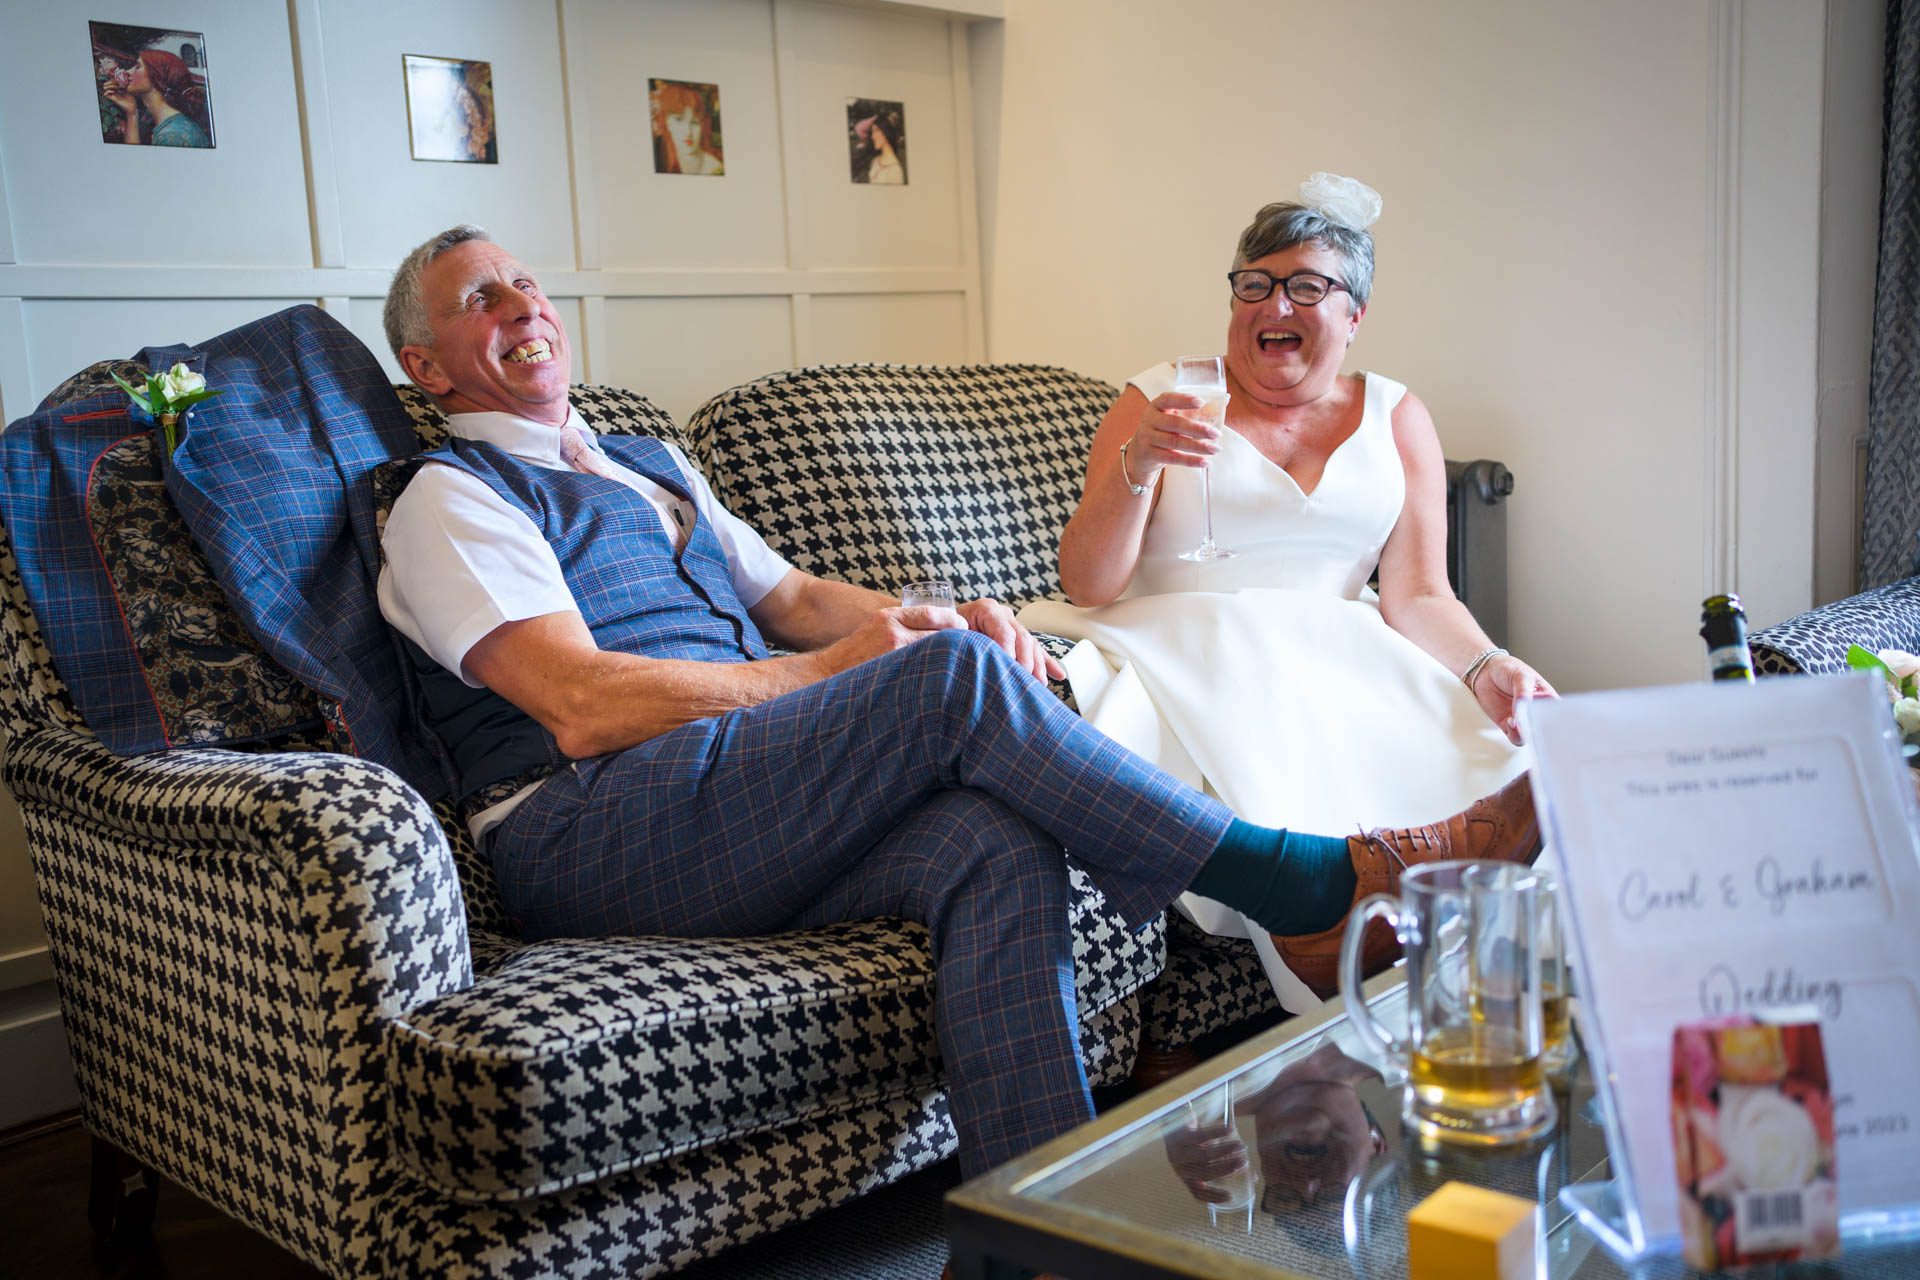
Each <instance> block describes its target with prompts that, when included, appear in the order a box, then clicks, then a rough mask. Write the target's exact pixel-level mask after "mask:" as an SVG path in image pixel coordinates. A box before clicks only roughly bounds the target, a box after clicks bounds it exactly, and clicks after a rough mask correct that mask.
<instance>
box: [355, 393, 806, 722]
mask: <svg viewBox="0 0 1920 1280" xmlns="http://www.w3.org/2000/svg"><path fill="white" fill-rule="evenodd" d="M567 425H568V426H571V427H575V428H577V429H578V430H579V431H580V433H581V434H582V435H584V436H585V437H586V438H587V441H588V443H590V444H592V445H593V447H594V448H595V449H599V447H600V446H599V441H598V439H597V438H596V437H595V435H594V433H593V429H592V428H591V427H589V426H587V424H586V422H585V421H584V420H582V419H581V417H580V415H579V413H578V412H577V411H576V412H574V413H573V414H572V416H571V417H570V418H569V419H568V422H567ZM447 427H448V429H449V430H450V431H451V432H452V433H453V434H454V435H457V436H460V437H462V438H464V439H468V440H477V441H480V442H482V443H485V444H491V445H496V446H498V447H499V448H501V449H503V450H505V451H506V452H507V453H510V454H512V455H513V456H514V457H516V458H519V459H520V460H521V461H523V462H530V463H532V464H534V465H535V466H540V467H546V468H547V469H549V470H552V471H571V470H572V468H571V467H569V466H568V465H567V464H566V463H565V462H563V461H562V460H561V458H560V430H561V429H560V428H559V427H549V426H546V425H544V424H542V423H538V422H533V421H530V420H528V419H526V418H521V417H516V416H515V415H513V414H510V413H453V414H448V415H447ZM666 448H667V452H668V453H670V454H671V455H672V456H673V461H674V464H675V465H676V466H677V467H678V468H679V469H680V480H681V483H682V484H684V485H685V486H686V489H687V492H688V493H689V494H690V495H691V496H692V498H693V502H692V506H693V507H694V509H696V510H697V511H698V512H699V514H700V517H701V518H702V519H704V520H706V521H708V522H709V524H710V525H711V527H712V528H713V531H714V535H715V536H716V537H717V538H718V539H719V540H720V547H721V550H722V551H724V552H725V553H726V557H727V566H728V568H729V569H730V570H731V571H732V575H733V589H734V593H735V594H736V595H738V596H739V597H740V603H741V604H742V605H743V606H744V607H746V608H749V609H751V608H752V607H753V606H754V605H756V604H759V603H760V601H761V600H762V599H764V598H765V597H766V594H767V593H768V592H769V591H771V590H773V588H774V587H775V586H777V585H778V584H779V582H780V579H782V578H784V577H786V576H787V573H788V572H789V571H790V570H791V569H792V568H793V566H792V565H790V564H788V563H787V562H786V560H784V559H782V558H781V557H780V556H779V555H778V554H777V553H776V552H775V551H774V550H773V549H772V548H771V547H769V546H768V545H767V544H766V542H765V541H763V540H762V539H761V537H760V535H759V534H757V533H755V532H754V531H753V530H752V528H750V527H749V526H748V525H747V524H746V523H745V522H743V521H741V520H740V519H739V518H738V517H736V516H734V515H733V513H731V512H730V511H728V510H727V509H726V508H725V507H723V506H722V505H720V500H719V499H718V498H717V497H715V496H714V493H713V490H712V489H711V488H710V487H709V486H708V485H707V482H706V479H705V478H704V477H702V476H701V474H700V472H699V471H698V470H696V469H695V468H694V467H693V465H692V464H691V463H689V462H688V461H687V458H686V455H685V454H683V453H681V452H680V450H678V449H676V448H675V447H674V446H672V445H670V444H669V445H667V446H666ZM601 453H602V456H603V457H604V456H605V451H604V450H602V451H601ZM606 461H607V464H608V466H609V467H610V468H611V469H612V471H613V473H614V477H615V478H616V479H618V480H620V481H621V482H623V483H624V484H626V485H628V486H629V487H631V488H632V489H633V490H634V491H635V492H637V493H639V494H640V495H641V496H642V497H644V498H645V499H646V500H647V501H648V502H649V503H651V504H652V506H653V508H654V510H655V511H656V512H658V513H659V516H660V523H661V525H662V527H664V528H665V529H666V531H667V533H668V535H669V536H671V537H672V538H673V539H674V544H675V546H679V545H680V544H682V543H684V542H685V540H686V537H687V534H688V533H690V532H691V530H692V522H691V520H690V519H689V516H690V512H689V511H688V510H687V506H688V504H687V503H685V502H682V501H681V500H680V499H678V498H676V497H675V496H674V495H673V494H672V493H671V492H669V491H668V490H666V489H664V488H662V487H661V486H659V485H657V484H655V483H653V481H651V480H648V479H647V478H646V477H645V476H642V475H637V474H635V473H634V472H633V471H630V470H628V469H627V468H626V467H623V466H621V465H620V464H619V463H618V462H615V461H614V460H613V459H612V458H607V459H606ZM380 545H381V547H382V548H383V549H384V550H385V552H386V556H385V563H384V564H383V565H382V566H381V568H380V581H379V601H380V612H381V613H382V614H384V615H385V616H386V619H387V621H388V622H390V623H392V624H393V625H394V626H395V627H397V628H399V630H400V633H401V634H402V635H404V636H406V637H407V638H408V639H409V640H412V641H413V642H414V643H415V644H417V645H419V646H420V647H421V648H422V649H424V650H426V652H427V654H428V655H429V656H431V657H432V658H433V660H434V661H435V662H437V663H439V664H440V665H441V666H443V667H445V668H446V669H447V670H449V671H451V672H454V673H455V674H456V675H458V676H459V677H460V678H461V679H462V680H464V681H466V683H467V684H468V685H470V686H472V687H474V688H478V687H479V685H480V682H479V681H477V680H474V679H471V678H469V677H468V676H467V674H466V672H465V671H463V670H461V664H462V663H463V662H464V661H465V660H466V656H467V651H468V650H469V649H471V648H473V646H474V645H475V644H476V643H477V642H478V641H479V640H480V639H481V638H482V637H484V636H486V635H487V634H488V633H489V632H491V631H492V630H493V629H494V628H496V627H498V626H500V625H501V624H502V623H506V622H518V621H520V620H522V619H524V618H537V617H540V616H541V615H543V614H548V613H564V612H566V611H568V610H577V609H578V607H579V606H578V605H577V604H576V603H575V601H574V598H573V592H572V591H570V590H568V588H567V581H566V576H565V575H564V574H563V573H561V571H560V561H559V559H558V558H557V557H556V556H555V555H554V553H553V548H552V547H551V546H549V545H547V540H546V539H545V538H544V537H542V536H541V534H540V531H539V530H538V529H536V528H535V527H534V525H533V521H531V520H529V519H528V518H527V516H526V513H525V512H523V511H521V510H520V508H518V507H516V506H514V505H513V503H511V502H509V501H508V500H507V499H506V498H504V497H502V496H501V495H500V494H499V493H497V492H495V491H494V488H493V486H492V485H489V484H488V483H487V482H486V481H484V480H482V479H481V478H480V477H478V476H476V475H473V474H472V473H471V472H467V471H463V470H461V469H460V468H459V467H452V466H446V465H442V464H438V463H428V464H427V465H426V466H424V467H422V468H421V469H420V473H419V474H418V475H416V476H415V477H414V478H413V481H412V482H411V483H410V484H408V485H407V487H406V489H405V491H404V492H402V493H401V495H400V497H399V499H398V500H396V501H395V502H394V504H393V510H392V511H391V512H390V513H389V514H388V516H387V523H386V528H385V529H384V530H383V531H382V533H381V537H380Z"/></svg>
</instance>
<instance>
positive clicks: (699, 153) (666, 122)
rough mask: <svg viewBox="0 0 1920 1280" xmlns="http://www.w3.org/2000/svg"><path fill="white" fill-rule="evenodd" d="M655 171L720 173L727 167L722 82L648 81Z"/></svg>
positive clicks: (649, 116)
mask: <svg viewBox="0 0 1920 1280" xmlns="http://www.w3.org/2000/svg"><path fill="white" fill-rule="evenodd" d="M647 115H648V118H649V119H650V120H651V121H652V125H653V171H654V172H655V173H693V174H704V175H706V176H708V177H718V176H719V175H721V174H724V173H725V172H726V171H727V162H726V152H725V148H724V146H723V145H722V143H721V140H720V86H719V85H717V84H701V83H699V82H698V81H694V80H659V79H649V80H648V81H647Z"/></svg>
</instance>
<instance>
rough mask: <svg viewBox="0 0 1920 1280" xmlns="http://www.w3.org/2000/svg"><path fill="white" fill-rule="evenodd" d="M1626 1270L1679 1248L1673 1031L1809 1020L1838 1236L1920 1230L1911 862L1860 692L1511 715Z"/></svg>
mask: <svg viewBox="0 0 1920 1280" xmlns="http://www.w3.org/2000/svg"><path fill="white" fill-rule="evenodd" d="M1523 714H1525V715H1526V721H1525V728H1526V737H1527V740H1528V741H1529V742H1531V743H1532V744H1533V748H1534V751H1535V753H1536V773H1535V775H1534V784H1535V785H1534V791H1535V795H1536V797H1538V798H1539V803H1540V805H1541V809H1542V818H1543V821H1544V822H1545V823H1546V824H1547V830H1548V832H1549V838H1550V847H1551V849H1552V850H1553V853H1554V856H1555V857H1556V860H1557V862H1558V864H1559V867H1560V876H1561V881H1562V886H1563V891H1564V899H1565V903H1566V907H1567V910H1568V914H1569V915H1570V917H1571V925H1572V930H1573V934H1574V939H1575V942H1576V945H1577V949H1578V951H1577V953H1578V956H1579V959H1580V968H1579V973H1578V977H1577V982H1578V986H1579V991H1580V1000H1581V1017H1582V1023H1581V1025H1582V1030H1583V1031H1584V1032H1585V1034H1586V1043H1587V1048H1588V1051H1589V1053H1591V1054H1592V1055H1593V1058H1594V1062H1593V1076H1594V1081H1595V1084H1596V1086H1597V1087H1598V1089H1599V1091H1600V1093H1601V1096H1602V1100H1603V1104H1604V1106H1605V1110H1606V1113H1607V1115H1606V1119H1607V1133H1608V1147H1609V1152H1610V1154H1611V1156H1612V1158H1613V1164H1614V1167H1615V1172H1616V1176H1617V1178H1618V1180H1619V1184H1618V1186H1617V1188H1616V1189H1615V1190H1616V1191H1617V1193H1618V1199H1619V1202H1620V1208H1621V1209H1622V1210H1623V1211H1624V1212H1623V1218H1624V1221H1623V1222H1622V1223H1621V1227H1622V1232H1621V1234H1622V1236H1623V1237H1624V1240H1625V1243H1626V1245H1627V1247H1628V1249H1629V1251H1630V1252H1633V1253H1639V1252H1642V1251H1645V1250H1647V1249H1662V1248H1668V1247H1672V1246H1674V1245H1676V1244H1677V1243H1678V1239H1679V1230H1680V1218H1679V1182H1678V1179H1677V1177H1676V1166H1675V1157H1674V1143H1673V1132H1672V1123H1671V1120H1670V1111H1669V1097H1670V1064H1671V1060H1672V1059H1671V1046H1672V1042H1673V1031H1674V1028H1675V1027H1676V1026H1678V1025H1680V1024H1681V1023H1687V1022H1696V1021H1698V1020H1700V1019H1702V1018H1711V1017H1716V1016H1722V1015H1733V1014H1752V1013H1755V1012H1758V1011H1762V1010H1768V1009H1783V1008H1808V1009H1811V1010H1812V1011H1813V1012H1814V1016H1817V1017H1818V1018H1819V1020H1820V1021H1821V1023H1822V1026H1823V1030H1824V1038H1825V1041H1826V1048H1827V1055H1828V1064H1829V1066H1830V1069H1831V1072H1832V1084H1833V1093H1834V1097H1833V1104H1834V1137H1835V1148H1836V1160H1835V1167H1836V1171H1837V1178H1838V1182H1839V1199H1840V1212H1841V1221H1842V1230H1843V1232H1845V1231H1846V1229H1847V1219H1848V1217H1849V1216H1850V1215H1851V1216H1854V1217H1855V1219H1856V1221H1864V1219H1862V1218H1861V1215H1868V1214H1878V1213H1881V1212H1883V1211H1888V1212H1893V1213H1895V1214H1896V1216H1900V1215H1901V1214H1902V1212H1903V1211H1907V1210H1912V1209H1915V1208H1920V1096H1916V1090H1915V1088H1914V1085H1913V1081H1914V1079H1915V1076H1916V1072H1920V842H1916V838H1915V831H1916V825H1915V824H1916V821H1917V820H1920V814H1916V810H1915V804H1914V791H1913V785H1912V783H1911V782H1910V781H1909V779H1908V777H1907V772H1908V771H1907V768H1906V766H1905V765H1904V764H1903V763H1902V762H1901V761H1900V758H1899V755H1898V753H1897V751H1896V750H1895V748H1894V746H1893V744H1892V738H1891V730H1892V728H1893V718H1892V717H1891V716H1890V715H1889V714H1888V712H1887V699H1886V694H1885V692H1884V689H1883V687H1882V682H1881V681H1880V680H1879V679H1878V678H1877V677H1872V676H1823V677H1818V678H1814V677H1809V678H1804V679H1769V680H1762V681H1760V682H1759V683H1758V684H1756V685H1751V686H1749V685H1730V684H1698V685H1683V686H1675V687H1671V688H1659V689H1632V690H1623V691H1619V692H1609V693H1594V694H1579V695H1574V696H1571V697H1567V698H1563V699H1559V700H1557V701H1551V702H1542V703H1538V704H1535V705H1530V706H1528V707H1526V708H1525V709H1524V712H1523Z"/></svg>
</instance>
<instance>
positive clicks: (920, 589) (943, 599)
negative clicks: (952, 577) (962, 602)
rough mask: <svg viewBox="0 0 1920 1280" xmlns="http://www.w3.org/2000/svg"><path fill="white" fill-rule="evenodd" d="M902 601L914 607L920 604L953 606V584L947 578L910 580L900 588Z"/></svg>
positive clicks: (910, 607) (943, 607) (942, 606)
mask: <svg viewBox="0 0 1920 1280" xmlns="http://www.w3.org/2000/svg"><path fill="white" fill-rule="evenodd" d="M900 603H901V605H902V606H903V607H905V608H908V609H912V608H914V607H916V606H919V605H929V606H931V607H933V608H935V609H951V608H953V584H952V583H951V582H948V581H947V580H946V579H945V578H926V579H923V580H921V581H919V582H909V583H907V584H906V585H905V586H903V587H901V588H900Z"/></svg>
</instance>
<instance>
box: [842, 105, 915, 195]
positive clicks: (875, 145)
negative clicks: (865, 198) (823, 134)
mask: <svg viewBox="0 0 1920 1280" xmlns="http://www.w3.org/2000/svg"><path fill="white" fill-rule="evenodd" d="M847 160H848V163H849V165H850V166H851V168H852V173H853V180H854V181H855V182H860V183H871V184H872V185H874V186H877V187H880V186H884V187H904V186H906V185H907V108H906V106H905V104H904V103H899V102H883V101H881V100H880V99H878V98H848V99H847Z"/></svg>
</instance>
